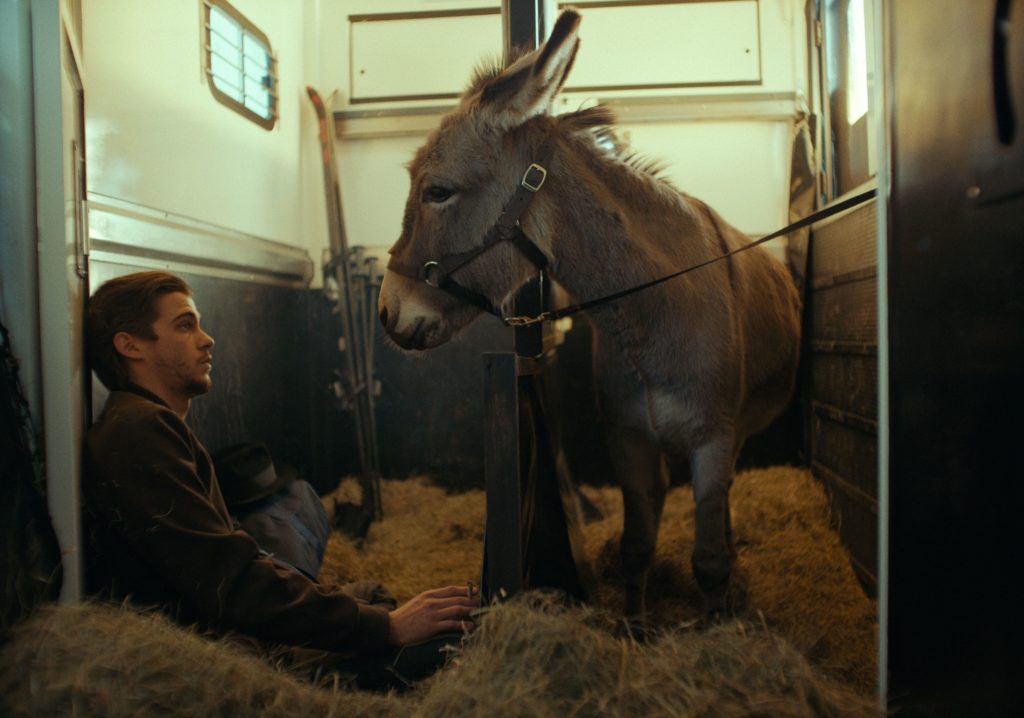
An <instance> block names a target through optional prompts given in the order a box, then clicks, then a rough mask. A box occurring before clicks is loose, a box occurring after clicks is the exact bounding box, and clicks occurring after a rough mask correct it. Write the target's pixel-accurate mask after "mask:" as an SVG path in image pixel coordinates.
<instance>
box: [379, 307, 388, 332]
mask: <svg viewBox="0 0 1024 718" xmlns="http://www.w3.org/2000/svg"><path fill="white" fill-rule="evenodd" d="M380 323H381V324H383V325H384V327H385V328H386V327H387V325H388V310H387V307H384V308H383V309H381V310H380Z"/></svg>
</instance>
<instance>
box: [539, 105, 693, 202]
mask: <svg viewBox="0 0 1024 718" xmlns="http://www.w3.org/2000/svg"><path fill="white" fill-rule="evenodd" d="M558 123H559V125H562V126H565V127H566V128H567V130H568V132H569V133H571V134H574V135H577V136H578V137H580V138H581V139H584V138H585V139H587V140H588V143H587V144H590V145H592V146H593V147H594V149H595V150H596V151H597V154H598V156H599V157H600V158H601V159H603V160H604V161H606V162H613V163H616V164H623V165H625V166H626V167H628V168H629V169H631V170H633V171H634V172H637V173H639V174H642V175H645V176H647V177H649V178H651V179H653V180H656V181H658V182H660V183H663V184H665V185H668V186H669V187H672V183H671V182H670V181H669V180H668V178H667V177H665V176H664V175H663V173H664V171H665V164H664V162H663V161H662V160H659V159H656V158H653V157H649V156H647V155H642V154H640V153H638V152H628V151H627V148H626V146H625V144H623V142H622V140H620V139H619V136H618V133H617V132H616V129H615V114H614V113H613V112H612V110H611V109H610V108H608V107H606V106H604V105H597V106H595V107H588V108H586V109H581V110H577V111H576V112H570V113H567V114H564V115H561V116H559V117H558ZM672 189H675V187H672Z"/></svg>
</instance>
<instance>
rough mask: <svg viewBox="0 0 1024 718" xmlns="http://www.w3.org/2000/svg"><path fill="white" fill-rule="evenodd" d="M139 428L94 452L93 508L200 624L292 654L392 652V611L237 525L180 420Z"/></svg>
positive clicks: (143, 421) (167, 414) (136, 423)
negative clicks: (315, 576) (286, 557)
mask: <svg viewBox="0 0 1024 718" xmlns="http://www.w3.org/2000/svg"><path fill="white" fill-rule="evenodd" d="M134 419H135V420H133V417H130V416H125V417H123V420H121V421H118V422H117V423H118V431H116V432H112V431H107V432H104V436H103V437H100V439H99V440H98V441H96V442H90V443H87V446H86V468H87V473H88V475H89V482H88V487H87V494H88V496H87V501H88V502H89V503H90V506H91V509H92V510H93V512H94V513H96V514H98V515H100V516H101V517H102V518H103V519H104V520H106V521H108V522H109V523H110V525H111V526H112V528H113V529H114V530H115V531H116V532H117V534H118V535H120V536H121V537H122V538H123V539H124V540H125V541H127V542H130V545H131V546H132V547H133V549H134V551H135V553H136V554H137V555H139V556H140V557H141V558H142V559H143V560H145V561H146V562H148V563H149V564H150V565H151V566H153V567H155V568H156V569H157V570H158V571H159V572H160V573H161V574H162V575H163V576H164V578H165V579H166V581H167V583H168V584H169V585H170V586H171V587H172V588H173V590H175V591H176V592H177V593H178V594H179V595H180V597H181V598H182V599H183V600H184V601H186V602H187V603H188V604H190V605H191V606H192V607H193V608H194V610H196V611H197V612H198V614H199V615H200V616H202V617H203V618H204V619H206V620H208V621H210V622H211V623H212V624H213V625H216V626H218V627H221V628H227V629H231V630H237V631H239V632H242V633H245V634H248V635H251V636H255V637H256V638H261V639H265V640H270V641H276V642H280V643H285V644H290V645H302V646H309V647H313V648H320V649H325V650H333V651H346V652H347V651H352V650H373V649H378V648H383V647H384V646H386V644H387V640H388V630H389V619H388V615H387V612H386V611H385V610H383V609H381V608H379V607H375V606H369V605H367V604H364V603H360V602H357V601H356V600H355V599H354V598H352V597H350V596H348V595H346V594H344V593H342V591H341V590H340V588H338V587H336V586H323V585H320V584H317V583H314V582H312V581H310V580H309V579H307V578H306V577H305V576H303V575H301V574H299V573H298V572H296V571H292V570H289V569H287V568H284V567H280V566H278V565H276V564H275V563H274V562H273V561H272V560H271V559H270V558H268V557H267V556H266V555H263V554H261V553H260V551H259V546H258V545H257V544H256V542H255V540H254V539H253V538H252V537H251V536H249V535H248V534H247V533H245V532H244V531H241V530H239V529H236V528H234V527H233V526H232V522H231V518H230V516H229V515H228V513H227V509H226V508H225V507H224V505H223V500H222V499H220V498H219V496H220V493H219V490H214V489H213V487H212V486H211V483H212V482H213V481H214V478H213V476H212V474H211V475H210V476H209V477H208V478H207V479H205V480H204V478H203V477H202V476H201V475H200V473H201V471H200V467H199V466H198V462H204V463H205V462H207V461H208V457H207V456H206V455H205V452H203V454H202V455H199V454H198V452H199V451H203V450H202V449H199V448H198V447H197V446H196V445H195V444H194V440H193V437H192V435H191V432H190V431H189V429H188V427H187V426H186V425H185V424H184V422H182V421H181V419H179V418H178V416H177V415H176V414H174V413H173V412H172V411H170V410H169V409H168V410H161V411H159V412H157V413H156V414H155V415H149V416H145V417H135V418H134ZM111 435H115V436H116V439H114V438H113V436H111ZM115 442H116V443H115Z"/></svg>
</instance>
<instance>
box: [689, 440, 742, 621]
mask: <svg viewBox="0 0 1024 718" xmlns="http://www.w3.org/2000/svg"><path fill="white" fill-rule="evenodd" d="M691 465H692V467H693V498H694V502H695V503H696V515H695V523H696V529H697V536H696V541H695V543H694V548H693V559H692V561H693V574H694V577H695V578H696V579H697V585H698V586H700V589H701V593H703V595H704V602H705V605H704V610H705V613H707V614H708V615H715V614H720V613H722V612H724V611H725V596H726V591H727V590H728V588H729V576H730V574H731V573H732V566H733V562H734V558H735V554H734V551H733V547H732V535H731V534H732V525H731V523H732V522H731V518H730V516H729V486H730V485H731V484H732V478H733V471H734V467H735V451H734V449H733V439H732V437H729V436H724V437H721V438H715V439H712V440H710V441H708V442H706V443H704V444H703V445H702V446H700V447H698V448H697V449H696V450H695V451H694V452H693V454H692V456H691Z"/></svg>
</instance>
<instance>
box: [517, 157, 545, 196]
mask: <svg viewBox="0 0 1024 718" xmlns="http://www.w3.org/2000/svg"><path fill="white" fill-rule="evenodd" d="M547 178H548V171H547V170H546V169H544V168H543V167H541V166H540V165H539V164H537V163H536V162H534V163H533V164H531V165H530V166H529V167H527V168H526V172H524V173H523V179H522V180H520V182H519V184H520V186H521V187H523V189H528V190H530V191H531V192H536V191H537V190H539V189H540V188H541V187H543V186H544V180H546V179H547Z"/></svg>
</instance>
